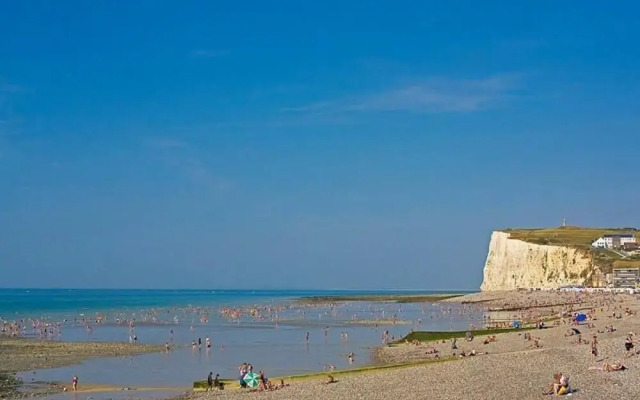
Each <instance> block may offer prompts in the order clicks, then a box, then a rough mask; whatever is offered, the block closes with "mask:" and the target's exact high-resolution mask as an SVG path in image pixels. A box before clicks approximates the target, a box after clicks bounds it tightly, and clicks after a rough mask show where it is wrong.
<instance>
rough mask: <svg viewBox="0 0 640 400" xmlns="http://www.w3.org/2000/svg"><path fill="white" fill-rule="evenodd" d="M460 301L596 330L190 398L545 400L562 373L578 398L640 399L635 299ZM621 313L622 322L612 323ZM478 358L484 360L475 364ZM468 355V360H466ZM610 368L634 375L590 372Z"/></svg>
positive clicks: (406, 353)
mask: <svg viewBox="0 0 640 400" xmlns="http://www.w3.org/2000/svg"><path fill="white" fill-rule="evenodd" d="M453 301H465V302H476V303H478V302H482V303H483V304H484V305H485V306H487V307H490V308H496V309H499V308H509V309H514V308H519V310H517V311H516V313H522V312H525V313H526V312H529V313H539V314H548V313H549V311H550V309H551V308H553V309H554V312H555V313H556V314H558V313H560V312H561V311H567V310H572V309H574V310H575V309H581V310H583V309H585V310H586V309H589V310H590V316H591V318H590V321H589V323H590V324H592V325H591V326H592V327H589V326H588V325H579V326H574V325H570V323H571V321H570V318H565V319H556V320H555V321H552V322H549V323H548V325H549V327H548V328H546V329H534V330H522V331H517V332H509V333H503V334H497V335H496V339H497V341H495V342H489V343H488V344H484V340H485V339H486V337H482V336H480V337H476V338H474V340H473V341H466V340H464V339H459V340H458V341H457V346H458V348H457V349H455V350H453V349H452V348H451V343H450V341H445V343H442V342H438V343H419V344H412V343H409V344H401V345H396V346H389V347H384V348H382V349H380V350H379V351H378V357H379V359H380V360H382V362H386V363H391V364H393V363H402V362H420V361H428V360H430V359H431V360H433V359H434V357H435V355H434V354H433V349H436V350H437V351H438V355H439V357H440V358H441V359H447V360H448V361H442V362H434V363H430V364H424V365H414V366H408V367H396V368H386V369H381V370H369V371H367V372H362V373H347V374H336V376H335V378H336V379H337V382H336V383H332V384H328V385H327V384H323V383H322V382H323V381H324V380H325V378H326V375H321V376H317V377H312V378H307V379H301V380H293V381H291V385H290V386H288V387H285V388H283V389H279V390H274V391H268V392H259V393H249V392H247V391H246V390H238V389H234V388H229V390H224V391H213V392H209V393H195V394H192V395H189V396H188V398H189V399H208V398H218V397H220V398H223V397H224V398H227V397H228V398H236V397H245V398H251V397H255V396H258V397H260V398H269V399H315V398H323V399H346V398H350V399H390V398H393V399H423V398H430V399H503V398H517V399H537V398H544V397H545V396H544V395H543V394H542V392H543V390H545V388H546V387H547V386H548V385H549V384H550V383H552V381H553V374H554V372H556V371H560V372H562V373H563V374H565V375H566V376H569V377H570V382H571V387H572V389H573V390H574V393H572V396H578V397H579V398H582V399H602V398H615V399H633V398H640V384H639V383H638V378H639V377H640V355H632V356H630V357H627V352H626V350H625V348H624V341H625V338H626V336H627V334H628V333H629V332H630V331H633V332H637V333H640V322H638V319H637V317H636V316H635V315H634V314H635V313H637V312H638V309H639V307H638V301H637V297H636V296H632V295H628V294H616V295H611V294H583V295H577V294H576V293H573V292H555V291H548V292H547V291H545V292H542V291H540V292H515V291H514V292H503V293H482V294H476V295H470V296H465V297H461V298H456V299H454V300H453ZM563 302H564V303H563ZM560 304H565V305H562V306H561V305H560ZM614 312H615V313H616V315H617V316H620V318H617V317H613V313H614ZM611 325H613V326H614V327H615V329H616V330H615V331H613V332H607V329H606V328H607V327H610V326H611ZM571 327H575V328H577V329H579V331H580V332H581V338H582V340H583V342H584V343H583V344H578V336H577V335H573V336H566V335H567V332H569V331H570V330H571ZM526 333H529V334H531V335H532V338H533V339H537V341H538V343H539V346H540V347H535V345H534V343H535V340H526V339H525V334H526ZM594 335H597V341H598V344H597V348H598V353H599V355H598V357H597V359H594V357H593V356H592V354H591V346H590V345H589V341H590V340H592V338H593V336H594ZM473 350H475V352H476V354H477V355H476V356H468V355H469V354H470V353H471V352H472V351H473ZM463 351H464V352H465V354H467V356H466V357H460V355H461V353H462V352H463ZM454 353H455V356H454ZM632 353H633V352H632ZM603 360H604V361H606V362H609V363H613V362H615V361H621V362H622V363H623V364H624V365H625V366H626V367H627V368H628V369H627V370H625V371H616V372H603V371H599V370H590V369H589V367H595V366H598V365H601V364H602V361H603ZM258 367H259V366H258ZM267 373H268V371H267ZM233 386H235V385H233Z"/></svg>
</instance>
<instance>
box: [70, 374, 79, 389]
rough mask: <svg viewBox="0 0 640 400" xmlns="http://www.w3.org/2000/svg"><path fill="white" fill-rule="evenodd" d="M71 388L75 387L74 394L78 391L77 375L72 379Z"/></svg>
mask: <svg viewBox="0 0 640 400" xmlns="http://www.w3.org/2000/svg"><path fill="white" fill-rule="evenodd" d="M71 387H73V391H74V392H77V391H78V377H77V376H76V375H74V376H73V378H72V379H71Z"/></svg>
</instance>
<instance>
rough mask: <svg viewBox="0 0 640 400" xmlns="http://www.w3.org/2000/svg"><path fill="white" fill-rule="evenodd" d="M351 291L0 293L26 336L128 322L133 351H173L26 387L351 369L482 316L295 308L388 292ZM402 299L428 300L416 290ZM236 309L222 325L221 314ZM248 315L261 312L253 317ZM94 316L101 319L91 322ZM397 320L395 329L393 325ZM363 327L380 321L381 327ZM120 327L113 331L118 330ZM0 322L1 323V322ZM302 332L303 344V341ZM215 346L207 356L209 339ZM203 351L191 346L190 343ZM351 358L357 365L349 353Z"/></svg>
mask: <svg viewBox="0 0 640 400" xmlns="http://www.w3.org/2000/svg"><path fill="white" fill-rule="evenodd" d="M390 293H399V292H390V291H347V290H279V291H275V290H215V291H212V290H95V289H70V290H66V289H0V320H2V319H3V320H4V321H8V322H11V321H16V320H18V321H22V322H21V325H23V326H24V327H25V329H24V330H23V331H22V332H23V335H25V336H35V337H38V336H39V335H40V333H38V330H37V329H34V328H33V324H34V322H36V321H41V322H42V321H44V322H46V323H50V324H53V323H59V324H60V326H61V328H62V333H60V334H56V335H54V336H49V340H64V341H118V342H126V341H130V340H131V337H132V330H131V329H130V327H129V326H128V324H126V323H124V322H123V321H124V320H131V319H135V321H136V325H135V329H134V332H135V335H136V337H137V338H138V342H139V343H153V344H160V345H162V344H165V343H167V342H169V343H171V344H172V346H173V347H172V350H171V351H170V352H168V353H155V354H146V355H141V356H137V357H114V358H105V359H96V360H88V361H86V362H85V363H83V364H81V365H74V366H68V367H62V368H54V369H49V370H39V371H33V372H28V373H25V374H23V375H22V376H23V378H24V379H25V381H27V382H29V381H31V380H42V381H63V382H65V381H68V380H69V379H70V377H71V376H73V375H78V376H80V378H81V382H88V383H99V384H110V385H115V386H117V387H133V388H135V387H164V388H175V387H190V386H191V383H192V382H193V381H194V380H200V379H204V378H205V377H206V374H207V373H208V372H209V371H213V372H214V373H220V375H221V376H222V377H234V376H235V375H236V373H237V366H238V364H240V363H242V362H249V363H252V364H253V365H254V366H255V368H256V370H265V372H266V373H267V376H283V375H292V374H300V373H309V372H316V371H323V370H324V369H325V368H327V367H328V366H329V365H333V366H335V368H336V369H338V370H341V369H348V368H354V367H358V366H362V365H366V364H368V363H370V362H371V355H372V351H373V349H374V348H375V347H376V346H380V345H382V341H381V335H382V333H383V332H384V331H388V332H389V335H390V337H393V338H400V337H402V336H404V335H406V334H407V333H408V332H409V331H410V330H412V329H414V330H441V331H448V330H464V329H466V328H467V327H468V326H469V325H470V324H474V325H476V326H478V325H481V324H482V318H483V315H484V314H483V312H482V310H477V309H473V308H471V307H469V306H463V305H456V304H444V303H443V304H439V303H436V304H430V303H429V304H427V303H424V304H422V303H416V304H398V303H392V302H345V303H340V304H338V305H314V306H309V305H301V304H297V303H295V302H293V300H294V299H296V298H299V297H303V296H331V295H353V294H390ZM401 293H434V292H425V291H421V292H418V291H412V292H401ZM229 308H234V309H237V310H241V311H242V316H241V317H239V318H228V317H227V316H225V315H224V314H223V313H221V311H222V310H228V309H229ZM250 311H253V312H256V313H257V314H255V315H252V314H251V312H250ZM96 316H100V317H101V318H103V321H102V322H101V323H96V321H95V319H96ZM393 318H396V319H397V322H398V323H396V324H394V323H392V322H390V321H391V320H392V319H393ZM366 320H376V321H379V320H385V321H387V322H384V323H380V324H379V325H375V324H370V323H364V322H363V321H366ZM118 321H119V323H118ZM0 322H1V321H0ZM307 334H308V335H309V340H307V339H306V337H307ZM207 337H209V338H210V339H211V340H212V342H213V344H212V346H211V348H206V346H205V338H207ZM198 338H200V339H201V340H202V343H203V344H202V346H196V347H195V348H194V347H192V341H194V340H195V341H197V340H198ZM350 352H354V353H355V354H356V357H355V361H353V362H349V360H348V358H347V354H349V353H350Z"/></svg>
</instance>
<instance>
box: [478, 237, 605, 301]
mask: <svg viewBox="0 0 640 400" xmlns="http://www.w3.org/2000/svg"><path fill="white" fill-rule="evenodd" d="M596 272H599V270H598V268H597V267H596V266H595V264H594V260H593V258H592V255H591V253H590V252H589V251H588V250H585V249H580V248H576V247H571V246H561V245H543V244H535V243H530V242H525V241H523V240H518V239H512V238H510V234H509V233H507V232H499V231H496V232H493V233H492V235H491V242H490V244H489V254H488V255H487V261H486V263H485V265H484V279H483V281H482V286H481V287H480V289H481V290H482V291H491V290H511V289H517V288H541V287H558V286H564V285H583V284H585V283H587V282H589V281H590V280H591V278H592V276H593V274H594V273H596Z"/></svg>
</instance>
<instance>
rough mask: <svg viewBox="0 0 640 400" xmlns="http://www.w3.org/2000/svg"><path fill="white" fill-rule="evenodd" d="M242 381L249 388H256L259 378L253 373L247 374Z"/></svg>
mask: <svg viewBox="0 0 640 400" xmlns="http://www.w3.org/2000/svg"><path fill="white" fill-rule="evenodd" d="M242 380H243V381H245V382H246V383H247V386H249V387H258V385H259V384H260V376H259V375H258V374H256V373H255V372H247V373H246V374H245V376H244V378H242Z"/></svg>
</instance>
